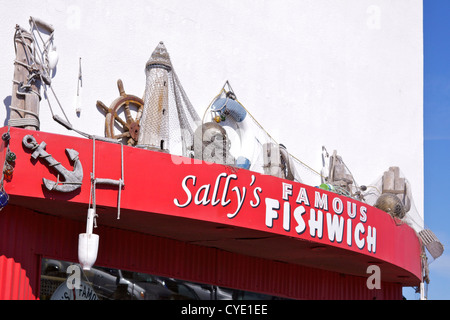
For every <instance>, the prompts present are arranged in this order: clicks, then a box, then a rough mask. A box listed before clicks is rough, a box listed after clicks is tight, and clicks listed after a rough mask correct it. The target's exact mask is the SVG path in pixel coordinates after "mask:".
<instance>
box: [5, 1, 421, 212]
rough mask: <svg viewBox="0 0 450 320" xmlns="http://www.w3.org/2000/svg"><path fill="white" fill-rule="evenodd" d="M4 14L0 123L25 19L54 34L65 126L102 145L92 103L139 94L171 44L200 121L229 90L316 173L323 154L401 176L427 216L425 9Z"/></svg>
mask: <svg viewBox="0 0 450 320" xmlns="http://www.w3.org/2000/svg"><path fill="white" fill-rule="evenodd" d="M0 12H1V15H2V19H0V30H1V32H0V43H1V44H2V50H1V51H0V97H1V100H2V102H3V105H2V107H1V108H0V118H1V119H5V118H6V116H7V114H8V113H7V107H8V106H9V104H10V99H11V98H10V97H11V90H12V82H11V80H12V78H13V60H14V57H15V53H14V46H13V35H14V28H15V25H16V24H19V25H20V26H22V27H24V28H25V29H28V27H29V25H28V19H29V17H30V16H34V17H37V18H40V19H42V20H44V21H46V22H48V23H50V24H52V25H53V26H54V28H55V30H56V31H55V44H56V45H57V49H58V53H59V57H60V58H59V63H58V66H57V72H56V75H55V77H54V78H53V88H54V90H55V92H56V94H57V95H58V98H59V100H60V101H61V103H62V104H63V107H64V110H65V112H66V114H67V116H68V117H69V119H70V121H71V123H72V124H73V126H74V127H75V128H77V129H79V130H81V131H85V132H88V133H92V134H96V135H103V132H104V116H103V114H102V113H101V112H99V111H98V110H97V107H96V101H97V100H101V101H103V102H104V103H105V104H106V105H108V106H109V104H110V103H111V102H112V101H113V100H114V99H115V98H116V97H118V90H117V86H116V81H117V79H119V78H120V79H122V80H123V82H124V86H125V91H126V92H127V93H129V94H134V95H137V96H142V95H143V93H144V89H145V72H144V68H145V63H146V61H147V60H148V58H149V57H150V55H151V53H152V51H153V50H154V48H155V47H156V45H157V44H158V42H159V41H164V43H165V45H166V47H167V49H168V51H169V53H170V55H171V59H172V63H173V65H174V67H175V70H176V72H177V74H178V76H179V78H180V80H181V82H182V84H183V87H184V89H185V91H186V93H187V94H188V96H189V98H190V100H191V102H192V103H193V105H194V107H195V108H196V109H197V111H198V113H199V114H200V115H203V112H204V111H205V109H206V108H207V107H208V105H209V103H210V102H211V100H212V98H213V97H214V96H215V95H216V94H217V93H218V91H219V90H220V89H221V88H222V86H223V84H224V83H225V81H226V80H229V81H230V83H231V85H232V87H233V89H234V91H235V92H236V94H237V95H238V98H239V100H240V101H241V102H242V103H243V104H244V105H245V107H246V108H247V109H248V110H249V111H250V112H251V113H252V115H253V116H254V117H255V118H256V119H257V120H258V121H259V122H260V123H261V124H262V125H263V126H264V127H265V129H267V131H269V132H270V133H271V135H272V136H273V137H274V138H275V139H276V140H277V141H278V142H281V143H283V144H284V145H286V146H287V148H288V150H289V151H290V152H291V153H292V154H294V155H296V156H297V157H298V158H299V159H301V160H302V161H304V162H305V163H307V164H308V165H310V166H312V167H313V168H315V169H317V170H318V171H319V170H320V169H321V147H322V146H323V145H324V146H326V147H327V149H328V151H333V150H334V149H336V150H337V151H338V153H339V154H340V155H341V156H342V157H343V159H344V161H345V162H346V164H347V165H348V167H349V168H350V170H351V171H352V173H353V175H354V177H355V179H356V181H357V182H358V183H359V184H370V183H371V182H373V181H374V180H375V179H377V178H379V177H380V176H381V175H382V173H383V172H384V171H385V170H387V169H388V168H389V167H390V166H399V167H400V169H401V170H402V172H403V173H404V174H405V176H406V178H407V179H408V180H409V181H410V182H411V185H412V188H413V197H414V201H415V205H416V207H417V209H418V211H419V213H420V215H421V216H422V217H423V194H424V190H423V189H424V178H423V37H422V1H421V0H396V1H391V0H281V1H280V0H265V1H262V0H239V1H238V0H220V1H217V0H208V1H200V0H190V1H182V0H161V1H158V0H155V1H144V0H142V1H138V0H131V1H126V2H125V1H119V0H96V1H92V0H84V1H82V0H75V1H62V0H42V1H35V0H33V1H31V0H22V1H7V0H0ZM80 57H81V61H82V72H83V87H82V91H81V101H82V111H81V114H80V116H79V117H78V116H77V114H76V112H75V101H76V93H77V76H78V61H79V58H80ZM52 106H53V109H54V111H55V113H57V114H59V115H60V116H62V113H61V111H60V110H59V108H58V106H57V104H56V103H55V102H53V104H52ZM40 114H41V116H40V120H41V130H43V131H50V132H56V133H61V134H68V135H76V133H74V132H73V131H68V130H66V129H65V128H64V127H62V126H61V125H59V124H57V123H55V122H54V121H53V120H52V119H51V114H50V110H49V107H48V105H47V103H46V102H45V101H42V102H41V107H40ZM5 124H6V121H5Z"/></svg>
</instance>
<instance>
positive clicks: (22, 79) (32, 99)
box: [10, 25, 40, 130]
mask: <svg viewBox="0 0 450 320" xmlns="http://www.w3.org/2000/svg"><path fill="white" fill-rule="evenodd" d="M32 43H33V37H32V35H31V34H30V33H29V32H28V31H26V30H24V29H23V28H21V27H20V26H19V25H16V33H15V36H14V45H15V49H16V58H15V61H14V78H13V86H12V94H11V107H13V108H14V109H11V114H10V119H11V120H13V122H12V123H13V124H14V126H24V127H25V129H30V130H36V129H38V128H37V127H36V126H35V125H29V124H31V123H32V122H33V121H34V122H35V123H36V120H38V119H37V118H36V116H37V115H38V114H39V90H40V80H39V79H36V78H31V74H32V69H31V68H32V66H34V67H36V66H35V65H33V62H34V57H33V54H34V53H33V48H32ZM30 79H31V81H29V80H30ZM28 85H29V87H27V86H28ZM16 109H19V110H26V111H29V112H32V113H34V114H36V116H34V115H33V114H30V113H27V112H21V111H19V110H16ZM20 119H30V120H24V122H23V123H24V124H23V125H21V122H20ZM18 120H19V121H18ZM28 121H29V122H28ZM15 124H17V125H15Z"/></svg>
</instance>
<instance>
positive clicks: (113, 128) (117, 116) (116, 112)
mask: <svg viewBox="0 0 450 320" xmlns="http://www.w3.org/2000/svg"><path fill="white" fill-rule="evenodd" d="M117 87H118V89H119V93H120V97H118V98H117V99H115V100H114V101H113V102H112V103H111V106H110V107H109V108H108V107H107V106H106V105H105V104H104V103H103V102H101V101H97V107H99V108H101V109H103V110H104V111H105V112H106V118H105V136H106V137H108V138H112V139H117V140H119V139H121V140H122V142H123V143H124V144H128V145H129V146H135V145H136V144H137V142H138V138H139V128H140V126H139V122H140V120H141V117H142V110H143V109H144V101H143V100H142V99H141V98H138V97H136V96H133V95H129V94H126V93H125V90H124V89H123V83H122V80H120V79H119V80H117Z"/></svg>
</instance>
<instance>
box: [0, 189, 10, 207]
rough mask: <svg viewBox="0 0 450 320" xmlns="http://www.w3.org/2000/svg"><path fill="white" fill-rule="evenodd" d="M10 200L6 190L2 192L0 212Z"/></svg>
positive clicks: (0, 194) (0, 192)
mask: <svg viewBox="0 0 450 320" xmlns="http://www.w3.org/2000/svg"><path fill="white" fill-rule="evenodd" d="M8 200H9V196H8V194H7V193H6V192H5V191H4V190H2V191H0V210H1V209H3V208H4V207H5V206H6V205H7V204H8Z"/></svg>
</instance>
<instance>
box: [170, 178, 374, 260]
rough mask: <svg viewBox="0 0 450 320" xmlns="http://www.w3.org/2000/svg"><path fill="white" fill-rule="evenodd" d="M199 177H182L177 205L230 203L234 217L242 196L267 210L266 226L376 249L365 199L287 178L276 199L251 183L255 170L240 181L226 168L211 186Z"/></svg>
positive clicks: (253, 204) (243, 200) (366, 248)
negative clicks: (311, 187) (300, 184)
mask: <svg viewBox="0 0 450 320" xmlns="http://www.w3.org/2000/svg"><path fill="white" fill-rule="evenodd" d="M197 180H198V178H197V177H196V176H195V175H188V176H186V177H184V179H183V180H182V182H181V187H182V189H183V191H184V196H183V197H177V198H174V200H173V202H174V204H175V205H176V206H177V207H179V208H185V207H188V206H190V205H195V206H213V207H214V206H218V205H220V206H222V207H224V208H230V210H228V213H226V216H227V218H229V219H233V218H235V217H236V216H237V215H238V214H239V213H240V212H241V211H242V208H243V207H244V205H245V203H246V201H247V203H248V204H249V205H250V206H251V208H258V207H259V205H260V204H261V202H262V203H263V204H264V205H265V214H264V217H261V218H263V219H262V221H261V223H262V222H264V225H265V227H267V228H269V229H272V228H280V229H281V230H283V232H286V233H291V232H296V233H297V234H298V235H301V234H303V233H305V232H307V233H306V234H308V235H309V236H310V237H311V238H315V239H322V238H323V239H324V240H327V241H329V242H330V243H339V244H340V243H345V244H347V246H349V247H353V246H355V247H356V248H358V249H360V250H364V249H365V250H367V251H368V252H371V253H375V252H376V246H377V230H376V228H375V227H373V226H370V225H368V224H367V220H368V217H367V206H366V205H364V204H363V203H360V202H358V201H354V200H353V199H349V198H347V199H348V200H345V198H344V199H343V198H342V197H341V196H339V195H337V194H336V196H333V194H332V193H325V192H323V191H322V190H317V189H316V190H314V192H313V193H311V195H310V194H308V190H307V188H305V187H300V188H299V189H298V191H296V190H295V189H294V185H292V184H290V183H286V182H282V183H281V192H280V194H279V198H278V199H276V198H271V197H264V198H263V199H261V195H262V194H263V189H262V188H261V187H259V186H256V185H255V182H256V177H255V175H252V176H251V181H249V182H248V184H245V183H242V181H238V176H237V175H236V174H227V173H224V172H223V173H220V174H219V175H217V177H216V178H215V180H214V181H215V182H214V185H211V184H201V185H200V184H199V183H198V181H197ZM238 182H239V183H238ZM252 188H253V189H252ZM294 190H295V191H294ZM247 195H250V196H249V198H250V199H247ZM294 199H295V202H294V201H293V200H294Z"/></svg>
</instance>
